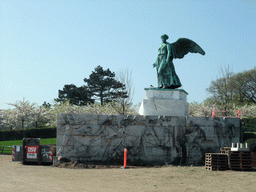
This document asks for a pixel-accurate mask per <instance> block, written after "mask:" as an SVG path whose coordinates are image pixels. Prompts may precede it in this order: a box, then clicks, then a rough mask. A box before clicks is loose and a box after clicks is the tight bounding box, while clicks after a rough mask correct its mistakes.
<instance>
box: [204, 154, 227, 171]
mask: <svg viewBox="0 0 256 192" xmlns="http://www.w3.org/2000/svg"><path fill="white" fill-rule="evenodd" d="M205 168H206V169H207V170H212V171H217V170H227V169H228V157H227V155H226V154H223V153H206V154H205Z"/></svg>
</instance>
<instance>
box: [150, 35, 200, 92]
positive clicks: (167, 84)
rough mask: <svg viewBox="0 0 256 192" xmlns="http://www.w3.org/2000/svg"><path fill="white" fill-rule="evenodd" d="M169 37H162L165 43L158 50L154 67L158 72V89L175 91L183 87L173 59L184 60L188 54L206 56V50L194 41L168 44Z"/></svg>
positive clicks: (182, 39)
mask: <svg viewBox="0 0 256 192" xmlns="http://www.w3.org/2000/svg"><path fill="white" fill-rule="evenodd" d="M168 38H169V37H168V36H167V35H166V34H164V35H162V36H161V39H162V41H163V43H162V44H161V46H160V47H159V48H158V56H157V59H156V62H155V63H154V64H153V67H156V70H157V80H158V88H162V89H175V88H178V87H181V83H180V79H179V77H178V75H177V74H176V72H175V69H174V65H173V62H172V60H173V59H177V58H179V59H182V58H183V57H184V56H185V55H186V54H188V52H190V53H200V54H202V55H205V52H204V50H203V49H202V48H201V47H200V46H199V45H198V44H196V43H195V42H194V41H192V40H190V39H186V38H180V39H178V40H177V41H176V42H174V43H171V44H170V43H168V42H167V41H166V40H167V39H168Z"/></svg>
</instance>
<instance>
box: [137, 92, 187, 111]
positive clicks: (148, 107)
mask: <svg viewBox="0 0 256 192" xmlns="http://www.w3.org/2000/svg"><path fill="white" fill-rule="evenodd" d="M145 90H146V99H143V101H142V103H141V106H140V109H139V114H140V115H157V116H159V115H162V116H164V115H165V116H188V114H189V104H188V103H187V95H188V93H187V92H186V91H184V90H183V89H158V88H145Z"/></svg>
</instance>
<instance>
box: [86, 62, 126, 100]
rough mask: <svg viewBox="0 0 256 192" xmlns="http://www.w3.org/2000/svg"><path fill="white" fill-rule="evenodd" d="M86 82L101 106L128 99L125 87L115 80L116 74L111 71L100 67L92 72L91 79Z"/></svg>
mask: <svg viewBox="0 0 256 192" xmlns="http://www.w3.org/2000/svg"><path fill="white" fill-rule="evenodd" d="M84 82H85V83H86V84H87V87H88V89H89V90H90V92H91V94H92V95H93V96H94V97H95V99H97V100H99V101H100V104H101V105H103V103H109V102H112V101H114V100H115V99H117V98H120V97H123V98H125V97H128V96H127V92H126V91H125V85H124V84H123V83H121V82H120V81H117V80H116V79H115V73H114V72H111V71H110V70H109V69H107V70H104V69H103V68H102V67H101V66H100V65H99V66H97V67H96V68H95V69H94V71H92V73H91V74H90V76H89V78H84Z"/></svg>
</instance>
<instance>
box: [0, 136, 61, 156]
mask: <svg viewBox="0 0 256 192" xmlns="http://www.w3.org/2000/svg"><path fill="white" fill-rule="evenodd" d="M22 143H23V140H14V141H0V147H1V150H0V153H2V149H3V145H4V146H13V145H22ZM40 143H41V145H56V143H57V138H48V139H41V142H40ZM3 154H12V148H9V147H6V148H4V151H3Z"/></svg>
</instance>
